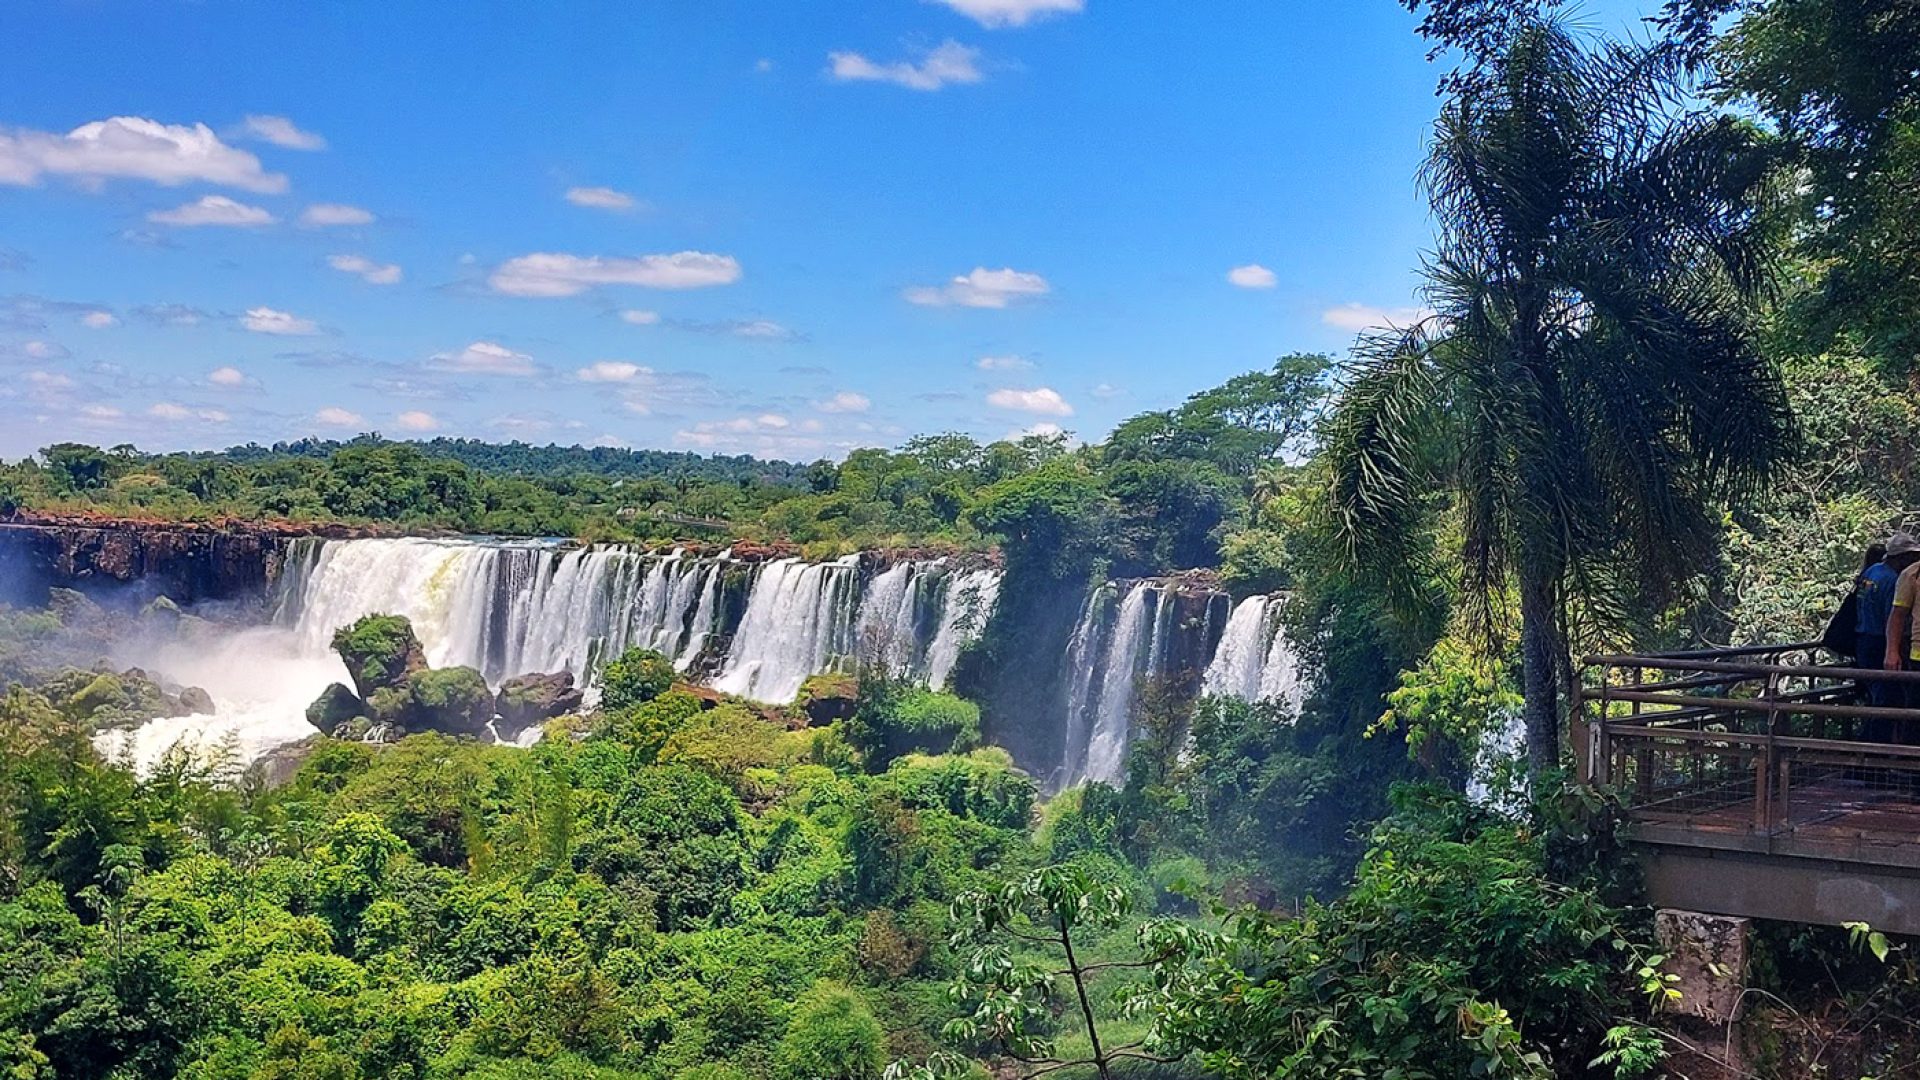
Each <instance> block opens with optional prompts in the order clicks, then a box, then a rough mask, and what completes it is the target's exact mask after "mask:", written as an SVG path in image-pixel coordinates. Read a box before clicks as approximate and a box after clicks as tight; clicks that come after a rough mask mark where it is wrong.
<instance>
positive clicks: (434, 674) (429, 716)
mask: <svg viewBox="0 0 1920 1080" xmlns="http://www.w3.org/2000/svg"><path fill="white" fill-rule="evenodd" d="M407 693H408V695H409V697H410V699H411V700H410V701H409V703H408V706H407V713H406V720H405V722H404V726H405V727H406V728H407V729H408V730H410V731H421V730H425V731H438V732H441V733H442V734H446V735H467V736H471V737H473V738H476V739H484V738H486V737H487V735H488V732H487V723H488V722H489V721H491V720H492V719H493V691H491V690H488V689H487V680H485V679H483V678H481V677H480V673H479V672H478V671H475V670H474V669H472V668H470V667H453V668H437V669H434V670H429V671H416V672H414V673H412V674H411V675H409V676H407Z"/></svg>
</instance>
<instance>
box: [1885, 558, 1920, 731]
mask: <svg viewBox="0 0 1920 1080" xmlns="http://www.w3.org/2000/svg"><path fill="white" fill-rule="evenodd" d="M1889 554H1891V548H1889ZM1916 603H1920V562H1917V563H1913V564H1912V565H1909V566H1907V567H1906V568H1905V569H1903V570H1901V571H1900V580H1899V581H1897V582H1896V583H1895V584H1894V586H1893V611H1892V612H1891V613H1890V614H1889V615H1888V616H1887V655H1886V658H1885V664H1884V666H1883V668H1882V670H1885V671H1901V670H1905V671H1915V670H1920V637H1916V636H1915V635H1914V633H1913V629H1914V624H1913V609H1914V605H1915V604H1916ZM1887 699H1888V700H1887V704H1889V705H1892V706H1894V707H1896V708H1907V709H1911V708H1915V707H1916V706H1920V693H1916V688H1915V686H1914V684H1912V683H1900V684H1897V685H1895V686H1894V687H1893V691H1892V693H1890V694H1888V695H1887Z"/></svg>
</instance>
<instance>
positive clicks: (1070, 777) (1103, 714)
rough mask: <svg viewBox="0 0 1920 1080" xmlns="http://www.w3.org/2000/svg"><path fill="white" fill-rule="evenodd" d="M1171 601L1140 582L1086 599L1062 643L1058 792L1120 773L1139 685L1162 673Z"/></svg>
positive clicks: (1170, 632)
mask: <svg viewBox="0 0 1920 1080" xmlns="http://www.w3.org/2000/svg"><path fill="white" fill-rule="evenodd" d="M1174 596H1175V593H1174V592H1173V591H1172V590H1170V589H1167V588H1166V587H1164V586H1163V585H1161V584H1159V583H1156V582H1151V581H1140V582H1134V583H1133V584H1131V585H1128V586H1126V587H1124V588H1123V589H1118V588H1116V587H1115V586H1112V585H1105V586H1101V587H1100V588H1098V589H1095V590H1094V591H1093V592H1092V593H1091V594H1089V596H1088V597H1087V602H1086V604H1085V605H1084V606H1083V607H1082V608H1081V611H1080V621H1079V623H1078V624H1077V625H1076V626H1075V627H1074V631H1073V637H1072V638H1071V639H1070V640H1069V642H1068V644H1067V671H1068V675H1067V725H1066V740H1065V741H1066V754H1065V756H1064V760H1063V764H1062V771H1061V774H1060V779H1061V782H1062V784H1063V786H1064V785H1072V784H1078V783H1081V782H1083V781H1089V780H1101V781H1106V782H1108V783H1112V782H1114V781H1116V780H1119V779H1120V777H1121V774H1122V773H1123V772H1124V771H1125V768H1126V759H1127V746H1128V744H1129V743H1130V742H1131V741H1132V735H1133V712H1134V702H1135V699H1136V698H1137V696H1138V693H1137V691H1138V688H1139V685H1140V683H1141V682H1142V681H1143V680H1148V679H1154V678H1159V677H1161V676H1163V675H1165V674H1167V670H1168V659H1169V656H1170V655H1171V652H1172V647H1173V643H1172V636H1173V632H1174V630H1175V626H1174V615H1175V608H1176V606H1177V605H1176V604H1175V603H1173V598H1174Z"/></svg>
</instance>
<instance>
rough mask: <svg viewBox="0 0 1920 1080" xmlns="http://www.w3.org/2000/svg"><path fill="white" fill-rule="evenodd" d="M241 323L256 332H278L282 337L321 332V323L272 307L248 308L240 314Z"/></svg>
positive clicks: (304, 335)
mask: <svg viewBox="0 0 1920 1080" xmlns="http://www.w3.org/2000/svg"><path fill="white" fill-rule="evenodd" d="M240 325H241V326H244V327H246V328H247V329H249V330H251V331H253V332H254V333H256V334H278V335H280V336H282V337H306V336H308V335H311V334H317V333H319V332H320V327H319V325H318V324H317V323H315V322H314V321H313V320H312V319H303V318H301V317H300V316H298V315H294V314H291V313H289V312H285V311H275V310H274V309H273V308H270V307H257V308H248V309H247V313H246V314H245V315H242V316H240Z"/></svg>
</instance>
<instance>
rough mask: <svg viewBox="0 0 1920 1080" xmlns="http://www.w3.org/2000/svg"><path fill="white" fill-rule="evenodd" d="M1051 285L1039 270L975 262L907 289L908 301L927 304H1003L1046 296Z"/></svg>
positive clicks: (985, 306) (987, 306)
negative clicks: (941, 280) (939, 280)
mask: <svg viewBox="0 0 1920 1080" xmlns="http://www.w3.org/2000/svg"><path fill="white" fill-rule="evenodd" d="M1052 289H1053V286H1051V285H1049V284H1047V279H1046V278H1043V277H1041V276H1040V275H1039V274H1032V273H1028V272H1027V271H1024V270H1014V269H1011V268H1006V267H1003V268H1001V269H999V270H989V269H987V268H986V267H984V266H976V267H974V268H973V269H972V270H971V271H969V272H968V273H965V274H962V275H961V276H959V277H956V278H954V279H953V280H951V281H949V282H947V283H946V284H945V285H917V286H915V287H913V288H911V289H908V290H907V291H906V298H907V302H908V303H910V304H921V305H924V306H927V307H946V306H948V305H950V304H958V305H959V306H961V307H974V308H1003V307H1006V306H1007V305H1008V304H1011V303H1013V302H1014V301H1017V300H1029V299H1032V298H1034V297H1038V296H1045V295H1046V294H1047V293H1049V292H1051V291H1052Z"/></svg>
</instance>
